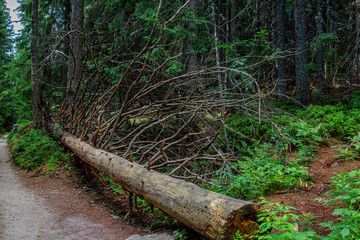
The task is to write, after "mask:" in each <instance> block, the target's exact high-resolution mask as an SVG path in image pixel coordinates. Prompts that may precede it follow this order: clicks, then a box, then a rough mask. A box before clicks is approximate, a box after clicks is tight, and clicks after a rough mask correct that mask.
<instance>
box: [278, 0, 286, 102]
mask: <svg viewBox="0 0 360 240" xmlns="http://www.w3.org/2000/svg"><path fill="white" fill-rule="evenodd" d="M276 5H277V18H278V19H277V20H278V37H277V47H278V49H279V51H280V53H279V57H278V59H277V66H278V69H277V70H278V100H279V102H284V101H285V100H286V59H285V55H284V51H285V41H286V38H285V36H286V9H285V8H286V2H285V0H277V2H276Z"/></svg>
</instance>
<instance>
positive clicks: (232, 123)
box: [204, 93, 360, 200]
mask: <svg viewBox="0 0 360 240" xmlns="http://www.w3.org/2000/svg"><path fill="white" fill-rule="evenodd" d="M275 105H276V104H275ZM224 129H225V130H224V131H223V132H222V133H221V134H220V136H219V139H218V140H217V142H216V144H217V146H220V148H221V150H222V151H223V152H227V153H229V152H231V153H233V155H235V157H236V158H237V159H238V161H237V162H234V163H229V164H228V165H227V166H226V167H223V168H222V169H221V170H219V171H218V172H217V176H216V178H214V179H213V180H212V181H211V184H206V185H205V186H204V187H206V188H208V189H211V190H214V191H217V192H221V193H224V194H226V195H229V196H232V197H236V198H242V199H248V200H256V199H259V198H260V197H262V196H266V195H269V194H274V193H276V192H280V191H284V190H292V189H299V190H300V189H303V188H306V187H308V186H309V184H311V177H310V175H309V171H308V170H309V167H310V166H311V164H312V162H313V161H314V160H316V158H315V157H314V155H315V153H316V151H317V149H318V147H319V145H321V144H323V145H324V144H325V145H327V144H329V143H328V139H330V138H332V139H337V141H339V142H343V141H350V140H352V142H353V145H352V146H349V148H348V149H347V150H346V149H345V150H344V149H340V148H339V156H340V157H341V158H348V157H349V156H348V155H349V154H350V155H351V156H350V157H352V158H357V157H358V154H357V155H356V154H355V155H354V151H356V149H360V137H359V136H360V135H359V133H360V93H354V95H353V97H351V99H350V100H349V101H348V102H347V103H346V104H343V103H341V102H340V103H336V104H333V105H329V104H323V105H310V106H309V107H307V108H305V109H298V108H295V107H294V106H287V105H282V106H281V109H276V108H274V109H273V110H272V114H270V115H269V116H265V115H261V117H260V118H259V116H249V115H248V114H246V113H244V112H237V113H234V114H232V115H231V116H230V117H229V118H228V119H227V126H226V127H225V128H224Z"/></svg>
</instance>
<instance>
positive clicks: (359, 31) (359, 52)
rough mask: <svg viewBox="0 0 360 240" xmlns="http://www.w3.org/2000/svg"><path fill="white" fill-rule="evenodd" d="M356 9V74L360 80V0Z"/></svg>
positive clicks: (356, 3)
mask: <svg viewBox="0 0 360 240" xmlns="http://www.w3.org/2000/svg"><path fill="white" fill-rule="evenodd" d="M355 9H356V45H355V53H356V56H355V74H356V78H357V80H358V81H360V0H355Z"/></svg>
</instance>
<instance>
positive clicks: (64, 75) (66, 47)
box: [61, 0, 71, 102]
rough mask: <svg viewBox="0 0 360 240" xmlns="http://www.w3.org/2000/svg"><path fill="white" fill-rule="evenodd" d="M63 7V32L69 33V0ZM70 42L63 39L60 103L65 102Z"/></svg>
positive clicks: (67, 38) (65, 0)
mask: <svg viewBox="0 0 360 240" xmlns="http://www.w3.org/2000/svg"><path fill="white" fill-rule="evenodd" d="M64 5H65V13H64V30H65V32H67V31H69V28H70V24H71V18H70V15H71V3H70V0H64ZM69 45H70V40H69V37H68V36H67V37H65V39H64V54H65V59H64V60H65V61H64V64H63V65H62V66H61V82H62V92H61V102H63V101H64V100H65V97H66V89H67V85H68V71H69V70H68V59H69V54H70V46H69Z"/></svg>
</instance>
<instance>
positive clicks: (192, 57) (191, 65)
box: [186, 0, 198, 73]
mask: <svg viewBox="0 0 360 240" xmlns="http://www.w3.org/2000/svg"><path fill="white" fill-rule="evenodd" d="M197 4H198V1H197V0H192V1H190V2H189V4H188V10H189V11H191V12H193V13H194V17H195V18H196V14H197ZM189 32H190V37H189V38H188V39H187V42H188V61H187V64H186V72H188V73H189V72H193V71H195V70H196V69H197V66H198V60H197V57H196V52H195V50H194V43H195V39H194V35H196V26H195V23H194V21H193V20H190V21H189Z"/></svg>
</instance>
